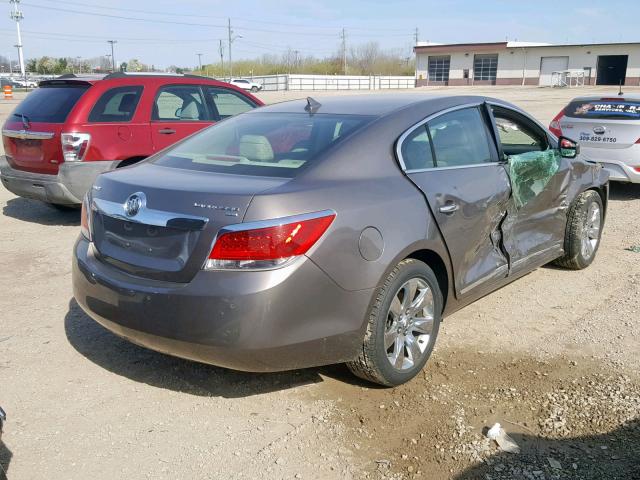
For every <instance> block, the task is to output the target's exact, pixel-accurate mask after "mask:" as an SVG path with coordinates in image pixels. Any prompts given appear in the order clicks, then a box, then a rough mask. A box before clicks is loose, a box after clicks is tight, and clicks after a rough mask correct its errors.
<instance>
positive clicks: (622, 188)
mask: <svg viewBox="0 0 640 480" xmlns="http://www.w3.org/2000/svg"><path fill="white" fill-rule="evenodd" d="M609 199H611V200H620V201H628V200H638V199H640V184H637V183H621V182H611V183H610V188H609Z"/></svg>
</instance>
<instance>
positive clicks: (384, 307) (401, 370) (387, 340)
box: [347, 258, 443, 387]
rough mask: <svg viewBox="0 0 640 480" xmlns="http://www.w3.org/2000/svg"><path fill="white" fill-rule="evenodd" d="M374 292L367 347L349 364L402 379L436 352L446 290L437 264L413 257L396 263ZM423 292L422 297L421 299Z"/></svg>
mask: <svg viewBox="0 0 640 480" xmlns="http://www.w3.org/2000/svg"><path fill="white" fill-rule="evenodd" d="M412 282H416V283H415V284H414V283H412ZM413 285H415V286H416V288H415V289H413V293H411V292H412V286H413ZM425 287H426V290H425ZM407 293H409V295H407ZM375 295H376V297H375V300H374V303H373V305H372V306H371V308H370V309H369V312H368V317H367V327H366V331H365V335H364V340H363V343H362V350H361V351H360V354H359V355H358V358H356V359H355V360H353V361H351V362H348V363H347V367H348V368H349V370H351V372H352V373H353V374H354V375H356V376H358V377H360V378H362V379H365V380H368V381H370V382H374V383H378V384H380V385H384V386H387V387H391V386H395V385H400V384H402V383H405V382H407V381H409V380H411V379H412V378H413V377H415V376H416V375H417V374H418V373H419V372H420V371H421V370H422V368H423V367H424V365H425V363H426V362H427V360H428V358H429V356H430V355H431V352H432V350H433V346H434V344H435V341H436V338H437V336H438V330H439V327H440V320H441V315H442V313H441V312H442V304H443V299H442V292H441V291H440V287H439V285H438V280H437V278H436V276H435V274H434V273H433V270H431V268H429V267H428V266H427V265H426V264H425V263H423V262H421V261H419V260H415V259H411V258H409V259H406V260H403V261H402V262H400V263H399V264H398V265H396V267H395V268H394V269H393V270H392V271H391V273H390V274H389V276H388V277H387V278H386V279H385V281H384V283H383V285H382V286H381V287H379V288H378V289H377V290H376V292H375ZM420 295H422V296H423V303H422V304H421V305H418V304H417V303H416V301H417V300H418V299H419V297H420ZM405 298H407V299H409V300H408V301H407V300H405ZM412 308H413V309H414V310H410V309H412ZM415 308H418V310H415ZM411 312H413V314H412V313H411ZM416 349H417V350H416ZM412 352H416V353H412ZM396 353H397V355H396ZM400 355H402V356H403V358H402V359H400V358H399V356H400ZM394 359H395V361H394Z"/></svg>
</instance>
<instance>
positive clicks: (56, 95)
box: [13, 85, 90, 123]
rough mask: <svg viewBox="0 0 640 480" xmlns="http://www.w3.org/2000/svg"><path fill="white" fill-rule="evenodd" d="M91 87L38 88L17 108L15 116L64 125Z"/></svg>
mask: <svg viewBox="0 0 640 480" xmlns="http://www.w3.org/2000/svg"><path fill="white" fill-rule="evenodd" d="M89 87H90V86H89V85H56V86H52V87H40V88H36V89H35V90H34V91H33V92H31V93H30V94H29V95H27V97H26V98H25V99H24V100H23V101H22V102H21V103H20V104H19V105H18V106H17V107H16V109H15V110H14V112H13V114H14V115H15V116H23V115H24V116H25V117H26V118H27V120H28V121H29V122H42V123H64V122H65V120H66V119H67V116H68V115H69V112H71V110H72V109H73V107H74V106H75V104H76V103H78V100H79V99H80V97H82V95H83V94H84V92H86V91H87V90H88V89H89Z"/></svg>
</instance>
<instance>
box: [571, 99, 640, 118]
mask: <svg viewBox="0 0 640 480" xmlns="http://www.w3.org/2000/svg"><path fill="white" fill-rule="evenodd" d="M564 114H565V115H566V116H567V117H572V118H600V119H616V120H625V119H628V120H638V119H640V101H626V100H623V101H620V100H587V101H585V100H583V101H575V102H571V103H570V104H569V106H568V107H567V108H566V109H565V112H564Z"/></svg>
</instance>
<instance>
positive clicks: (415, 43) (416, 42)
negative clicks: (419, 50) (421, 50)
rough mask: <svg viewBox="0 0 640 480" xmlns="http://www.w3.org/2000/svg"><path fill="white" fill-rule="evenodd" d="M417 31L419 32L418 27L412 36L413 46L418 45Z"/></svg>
mask: <svg viewBox="0 0 640 480" xmlns="http://www.w3.org/2000/svg"><path fill="white" fill-rule="evenodd" d="M419 33H420V32H419V31H418V27H416V31H415V33H414V34H413V38H414V40H415V41H414V43H413V44H414V46H415V45H418V38H419Z"/></svg>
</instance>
